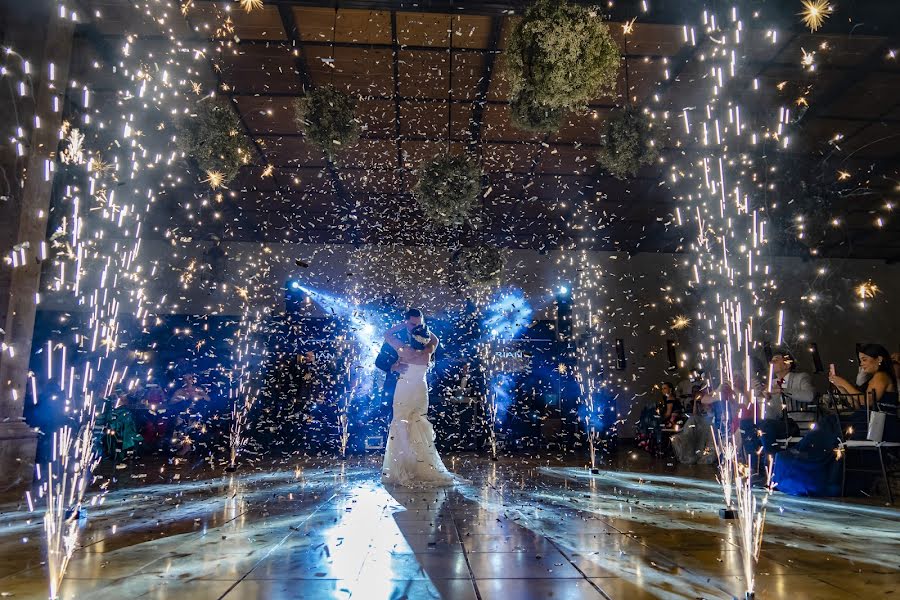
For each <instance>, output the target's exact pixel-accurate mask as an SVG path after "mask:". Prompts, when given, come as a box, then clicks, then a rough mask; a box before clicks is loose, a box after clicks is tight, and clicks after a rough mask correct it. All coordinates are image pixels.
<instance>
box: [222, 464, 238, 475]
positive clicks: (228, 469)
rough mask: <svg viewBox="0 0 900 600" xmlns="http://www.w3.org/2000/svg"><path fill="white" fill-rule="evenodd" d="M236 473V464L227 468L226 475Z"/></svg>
mask: <svg viewBox="0 0 900 600" xmlns="http://www.w3.org/2000/svg"><path fill="white" fill-rule="evenodd" d="M235 471H237V465H235V464H234V463H231V464H230V465H228V466H227V467H225V472H226V473H234V472H235Z"/></svg>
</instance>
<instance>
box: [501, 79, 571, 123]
mask: <svg viewBox="0 0 900 600" xmlns="http://www.w3.org/2000/svg"><path fill="white" fill-rule="evenodd" d="M509 111H510V119H511V120H512V124H513V125H514V126H515V127H516V128H518V129H521V130H523V131H531V132H534V133H553V132H554V131H557V130H558V129H559V126H560V125H561V124H562V119H563V115H564V114H565V111H564V109H562V108H551V107H549V106H545V105H543V104H540V103H538V102H537V101H536V100H535V94H534V91H532V90H531V89H530V88H523V89H522V90H520V91H519V93H518V94H516V95H515V96H513V98H512V100H510V104H509Z"/></svg>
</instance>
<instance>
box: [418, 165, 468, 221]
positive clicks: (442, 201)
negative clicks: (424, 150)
mask: <svg viewBox="0 0 900 600" xmlns="http://www.w3.org/2000/svg"><path fill="white" fill-rule="evenodd" d="M413 193H414V195H415V198H416V201H417V202H418V203H419V206H420V207H421V208H422V211H423V212H424V213H425V216H426V217H428V219H430V220H431V221H434V222H436V223H440V224H442V225H445V226H451V225H462V224H463V223H465V222H466V220H467V218H468V216H469V213H470V212H471V211H472V207H473V206H474V205H475V202H476V201H477V200H478V197H479V196H480V195H481V169H480V168H479V167H478V164H477V163H476V161H475V160H474V159H473V158H471V157H469V156H466V155H452V154H438V155H437V156H435V157H434V158H432V159H431V160H429V161H426V162H424V163H422V165H421V166H420V167H419V181H418V182H417V183H416V186H415V188H414V190H413Z"/></svg>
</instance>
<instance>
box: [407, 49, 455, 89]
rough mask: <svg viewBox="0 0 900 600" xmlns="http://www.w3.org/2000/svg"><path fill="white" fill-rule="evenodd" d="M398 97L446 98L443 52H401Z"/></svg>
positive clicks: (446, 79)
mask: <svg viewBox="0 0 900 600" xmlns="http://www.w3.org/2000/svg"><path fill="white" fill-rule="evenodd" d="M399 60H400V65H399V74H400V95H401V96H404V97H407V98H437V99H440V100H443V99H445V98H447V87H448V84H449V77H448V72H449V71H448V68H447V67H448V56H447V54H445V53H444V52H423V51H418V52H416V51H409V50H401V51H400V53H399Z"/></svg>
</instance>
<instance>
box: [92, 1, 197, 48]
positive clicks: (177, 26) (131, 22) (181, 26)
mask: <svg viewBox="0 0 900 600" xmlns="http://www.w3.org/2000/svg"><path fill="white" fill-rule="evenodd" d="M84 5H85V6H86V7H88V8H89V9H90V12H91V14H92V15H95V17H94V18H93V22H94V23H95V24H96V25H97V29H98V30H99V31H100V32H101V33H103V34H105V35H121V34H122V33H123V32H125V31H127V32H128V33H133V34H136V35H137V36H138V38H141V37H144V36H152V35H158V34H159V30H160V27H159V23H156V22H154V21H153V20H152V19H151V18H150V17H149V16H148V15H147V14H146V13H145V12H144V11H142V10H140V5H138V4H137V3H133V2H122V1H121V0H90V2H85V3H84ZM167 25H168V27H171V28H172V34H173V35H174V36H176V37H177V38H178V39H186V38H189V37H191V28H190V27H189V25H188V23H187V21H185V20H184V19H183V18H182V17H181V15H180V14H177V15H173V18H171V19H170V20H169V21H168V22H167Z"/></svg>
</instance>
